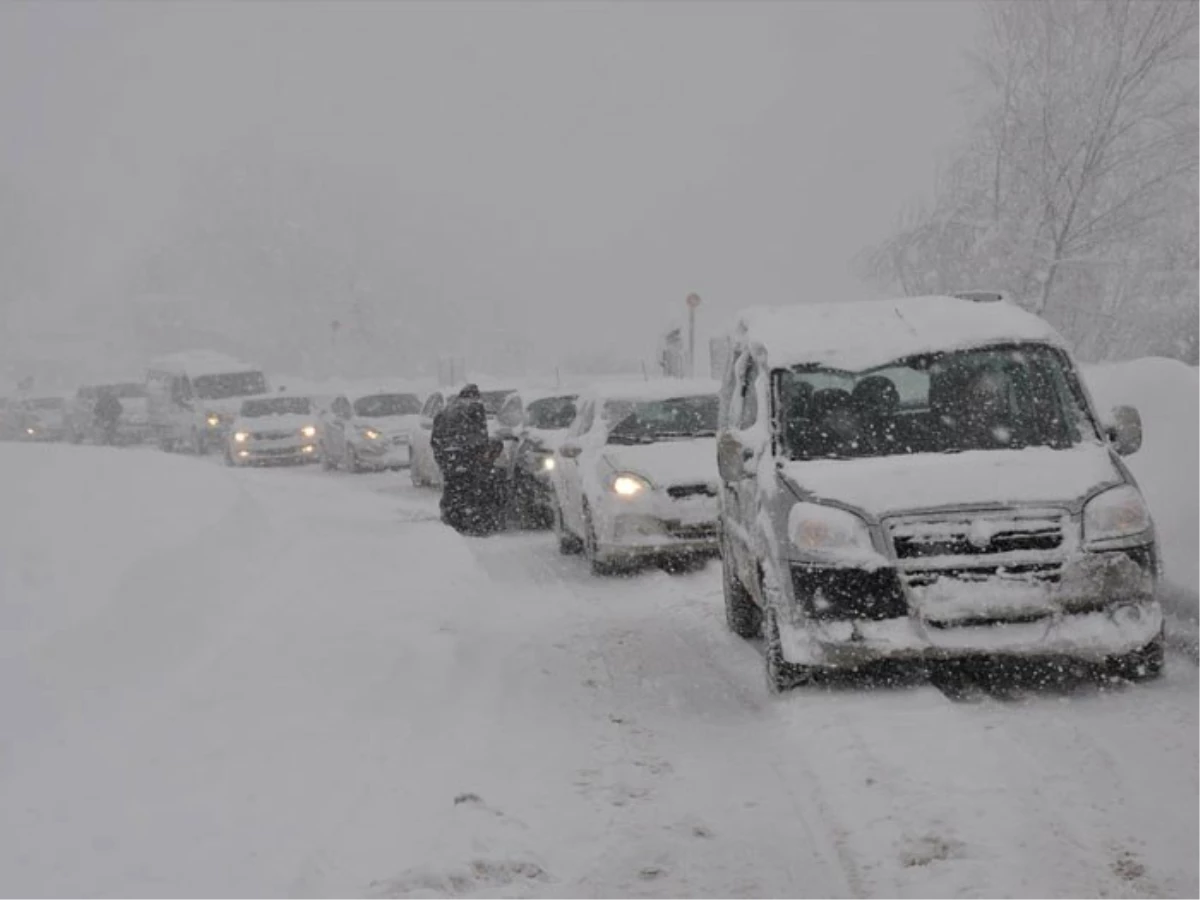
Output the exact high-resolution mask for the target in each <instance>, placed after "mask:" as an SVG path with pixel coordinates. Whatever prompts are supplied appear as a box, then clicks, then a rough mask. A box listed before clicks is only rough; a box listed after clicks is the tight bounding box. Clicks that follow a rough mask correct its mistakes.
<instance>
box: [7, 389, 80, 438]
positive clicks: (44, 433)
mask: <svg viewBox="0 0 1200 900" xmlns="http://www.w3.org/2000/svg"><path fill="white" fill-rule="evenodd" d="M19 410H20V429H21V430H20V434H19V435H18V436H19V437H20V438H21V440H24V441H62V440H66V438H67V434H68V431H67V401H66V398H64V397H34V398H33V399H31V400H25V401H22V403H21V405H20V407H19Z"/></svg>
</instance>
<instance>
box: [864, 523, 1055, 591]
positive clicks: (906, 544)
mask: <svg viewBox="0 0 1200 900" xmlns="http://www.w3.org/2000/svg"><path fill="white" fill-rule="evenodd" d="M1069 522H1070V517H1069V515H1068V513H1067V512H1066V510H1062V509H1031V510H1023V509H1015V510H1003V511H991V510H989V511H980V512H962V513H959V512H956V513H934V514H929V515H915V516H895V517H891V518H888V519H885V520H884V527H885V529H886V531H887V535H888V539H889V540H890V541H891V544H892V549H893V550H894V551H895V554H896V566H897V569H898V570H899V572H900V575H901V578H902V579H903V580H904V582H905V583H906V584H907V585H908V586H910V587H922V586H925V585H929V584H932V583H933V582H934V581H936V580H938V579H939V578H956V579H960V580H963V581H984V580H989V579H993V578H1003V579H1013V580H1021V581H1027V582H1028V581H1034V582H1043V583H1046V582H1056V581H1058V580H1059V577H1060V575H1061V572H1062V564H1063V559H1064V557H1065V556H1066V552H1065V551H1066V550H1067V547H1066V546H1065V544H1066V542H1067V535H1068V524H1069Z"/></svg>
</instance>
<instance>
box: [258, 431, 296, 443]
mask: <svg viewBox="0 0 1200 900" xmlns="http://www.w3.org/2000/svg"><path fill="white" fill-rule="evenodd" d="M297 436H298V432H295V431H252V432H251V433H250V437H252V438H254V440H256V441H278V440H282V439H283V438H290V437H297Z"/></svg>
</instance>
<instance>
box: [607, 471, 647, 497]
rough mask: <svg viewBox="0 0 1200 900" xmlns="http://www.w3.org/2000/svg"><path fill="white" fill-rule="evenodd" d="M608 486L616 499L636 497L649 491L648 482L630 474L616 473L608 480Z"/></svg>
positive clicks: (639, 476)
mask: <svg viewBox="0 0 1200 900" xmlns="http://www.w3.org/2000/svg"><path fill="white" fill-rule="evenodd" d="M608 486H609V487H610V488H612V492H613V493H614V494H616V495H617V496H618V497H637V496H638V495H639V494H643V493H645V492H646V491H648V490H650V482H648V481H647V480H646V479H645V478H643V477H642V476H641V475H634V474H633V473H632V472H618V473H617V474H616V475H614V476H613V477H612V478H611V479H610V480H609V482H608Z"/></svg>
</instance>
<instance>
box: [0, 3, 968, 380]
mask: <svg viewBox="0 0 1200 900" xmlns="http://www.w3.org/2000/svg"><path fill="white" fill-rule="evenodd" d="M978 17H979V11H978V9H977V7H976V5H975V4H973V3H967V2H956V3H947V2H933V3H905V4H894V3H845V2H837V3H815V2H804V3H767V4H752V3H711V4H686V5H685V4H676V3H651V4H644V5H633V4H621V5H616V4H612V5H609V4H586V3H565V4H556V5H551V4H541V3H538V4H517V3H490V2H488V3H466V2H454V3H445V4H420V3H410V2H403V3H390V4H384V3H363V4H353V3H343V2H339V3H330V4H319V3H295V4H290V5H285V4H271V3H252V4H232V3H230V4H222V3H215V2H206V3H195V4H183V3H162V4H149V3H128V4H119V3H98V2H95V3H6V4H3V5H0V122H2V123H3V135H4V139H3V141H0V380H2V381H12V380H15V379H17V378H20V377H24V376H26V375H29V374H34V375H36V376H37V378H38V381H39V383H40V384H42V385H48V384H50V383H51V382H53V383H56V384H61V385H63V386H64V387H69V386H71V385H73V384H74V383H76V382H77V380H78V379H82V378H86V377H91V376H95V377H114V376H122V375H132V376H135V377H136V376H139V375H140V373H141V371H142V368H143V366H144V363H145V361H146V360H147V358H149V357H150V356H152V355H154V354H156V353H160V352H164V351H171V350H176V349H181V348H186V347H193V346H207V347H212V348H214V349H220V350H225V351H228V352H233V353H236V354H240V355H242V356H246V357H250V358H252V359H253V360H254V361H256V362H258V363H261V364H262V365H264V366H267V367H268V368H271V369H274V370H280V371H286V372H292V373H301V374H311V375H314V376H320V375H325V374H328V373H330V372H332V371H338V372H340V373H343V374H348V375H358V374H377V373H396V374H418V373H428V372H431V371H433V370H434V367H435V364H436V357H437V356H438V355H439V354H456V355H460V356H465V357H467V360H468V365H469V366H470V367H471V368H472V369H473V370H476V371H486V372H495V373H498V374H512V375H519V374H523V373H535V372H543V371H547V370H549V369H552V368H553V367H554V366H558V365H563V366H566V367H568V368H570V369H573V370H576V371H603V370H614V369H618V368H629V367H637V366H639V365H640V364H641V363H642V362H647V363H648V364H651V365H652V364H653V358H654V353H655V344H656V340H657V338H658V335H659V333H660V332H661V330H662V329H663V328H664V327H666V326H667V325H669V324H670V323H671V322H672V321H673V319H674V318H675V317H677V316H678V315H679V314H680V313H681V312H682V310H683V302H684V297H685V296H686V295H687V293H688V292H689V291H696V292H698V293H699V294H700V295H701V296H702V297H703V300H704V305H703V306H702V308H701V311H700V319H701V326H702V328H708V327H714V326H715V325H716V324H717V323H719V322H721V320H722V319H723V318H724V317H727V316H728V315H729V314H731V313H732V312H733V311H735V310H736V309H738V308H740V307H742V306H746V305H750V304H757V303H778V302H793V301H800V300H829V299H838V298H842V297H855V296H863V295H870V294H873V293H876V292H877V291H876V290H875V289H874V288H871V287H869V286H868V285H867V284H866V282H865V281H864V280H862V279H861V278H859V277H858V276H856V275H855V274H853V272H852V270H851V260H852V258H853V257H854V255H855V254H856V253H858V252H859V251H860V250H861V249H862V248H863V247H864V246H865V245H868V244H870V243H872V242H875V241H879V240H882V239H884V238H885V237H886V236H887V235H888V234H889V233H890V232H891V230H892V229H893V227H894V226H895V223H896V216H897V211H898V210H899V209H901V208H902V207H903V206H904V205H905V203H907V202H909V201H911V199H912V198H913V197H914V196H919V195H921V194H923V193H925V192H926V191H927V190H928V189H929V188H930V186H931V185H932V183H933V179H934V176H935V172H936V168H937V164H938V160H939V158H940V155H941V154H942V153H943V151H944V150H945V148H946V147H948V146H949V145H951V144H952V143H953V142H954V141H955V139H956V137H957V136H958V134H959V130H960V128H961V127H962V125H963V123H964V112H963V105H964V104H963V98H962V96H961V94H960V89H961V86H962V85H963V83H964V79H965V71H966V65H967V63H966V60H965V57H964V49H965V48H966V47H968V45H969V44H970V41H971V39H972V35H973V34H974V32H975V30H976V26H977V24H978ZM335 320H336V321H338V322H340V323H341V328H340V329H339V330H338V333H337V334H338V337H337V343H336V344H335V342H334V341H333V340H332V336H333V330H332V329H331V322H333V321H335Z"/></svg>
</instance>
